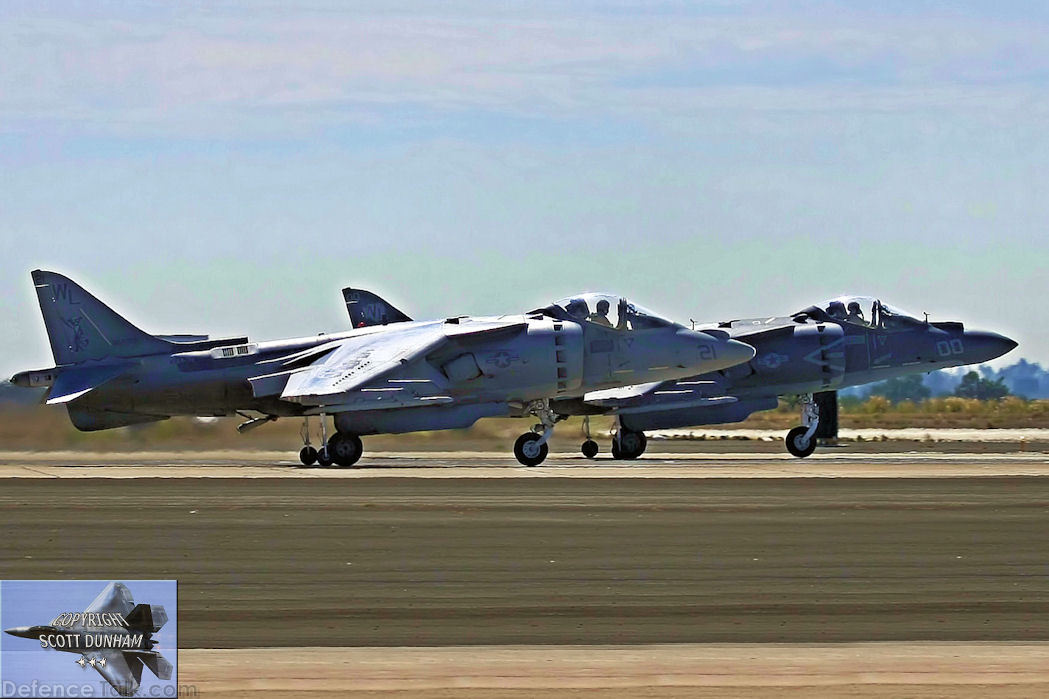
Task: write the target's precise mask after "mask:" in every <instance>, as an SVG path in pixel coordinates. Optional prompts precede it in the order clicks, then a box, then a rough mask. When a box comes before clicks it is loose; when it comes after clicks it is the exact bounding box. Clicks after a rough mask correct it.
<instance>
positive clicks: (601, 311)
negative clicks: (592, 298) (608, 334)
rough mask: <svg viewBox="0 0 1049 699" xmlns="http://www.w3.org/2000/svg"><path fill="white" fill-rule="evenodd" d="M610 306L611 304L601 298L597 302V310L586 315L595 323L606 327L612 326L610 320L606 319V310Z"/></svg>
mask: <svg viewBox="0 0 1049 699" xmlns="http://www.w3.org/2000/svg"><path fill="white" fill-rule="evenodd" d="M610 308H611V304H609V303H608V301H607V300H606V299H601V300H600V301H598V302H597V310H596V311H595V312H593V313H591V314H590V315H588V316H587V317H586V319H587V320H589V321H590V322H591V323H596V324H597V325H603V326H604V327H606V328H611V327H612V321H610V320H609V319H608V311H609V309H610Z"/></svg>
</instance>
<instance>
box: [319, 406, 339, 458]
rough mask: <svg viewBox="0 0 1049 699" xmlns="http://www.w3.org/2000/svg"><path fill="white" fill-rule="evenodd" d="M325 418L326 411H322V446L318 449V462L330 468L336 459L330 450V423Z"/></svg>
mask: <svg viewBox="0 0 1049 699" xmlns="http://www.w3.org/2000/svg"><path fill="white" fill-rule="evenodd" d="M324 418H325V415H324V413H321V448H320V449H318V450H317V463H318V464H320V465H321V466H323V467H324V468H328V467H329V466H331V465H332V464H333V463H334V462H335V460H334V459H332V458H331V452H330V451H329V450H328V424H327V422H326V420H325V419H324Z"/></svg>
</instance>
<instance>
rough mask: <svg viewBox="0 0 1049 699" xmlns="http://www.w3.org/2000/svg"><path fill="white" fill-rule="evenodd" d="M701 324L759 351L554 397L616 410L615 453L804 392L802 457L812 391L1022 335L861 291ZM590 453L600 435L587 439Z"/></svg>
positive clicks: (808, 445) (980, 357) (941, 360)
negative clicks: (795, 308) (692, 372)
mask: <svg viewBox="0 0 1049 699" xmlns="http://www.w3.org/2000/svg"><path fill="white" fill-rule="evenodd" d="M697 329H698V330H703V331H704V332H707V333H710V334H715V335H717V334H720V335H721V336H722V337H724V338H732V339H735V340H739V341H741V342H746V343H747V344H749V345H752V346H753V347H754V348H755V349H756V355H755V357H754V358H753V359H752V360H751V361H749V362H746V363H743V364H738V365H736V366H733V367H731V368H728V369H725V370H720V371H715V372H709V373H704V374H701V375H698V376H691V377H688V378H686V379H681V380H675V381H666V382H652V383H648V384H645V385H638V386H630V387H626V388H616V389H608V390H601V391H594V392H590V393H587V394H585V395H584V396H583V397H582V398H572V399H566V400H558V401H554V403H553V404H552V405H551V408H552V409H553V410H556V411H557V412H559V413H562V414H568V415H594V414H612V415H615V416H616V417H617V422H618V426H617V429H616V433H615V436H614V437H613V440H612V455H613V456H614V457H615V458H624V459H636V458H637V457H638V456H640V455H641V454H642V453H643V452H644V451H645V446H646V443H647V440H646V438H645V434H644V430H657V429H671V428H675V427H689V426H693V425H712V424H721V423H730V422H739V421H741V420H743V419H745V418H746V417H747V416H748V415H750V414H751V413H753V412H757V411H760V410H770V409H772V408H775V407H776V405H777V404H778V398H779V397H780V396H786V395H801V396H802V398H803V400H802V404H803V410H802V422H803V424H802V425H801V426H799V427H795V428H793V429H792V430H790V432H788V433H787V437H786V445H787V450H788V451H789V452H790V453H791V454H793V455H794V456H798V457H805V456H808V455H809V454H811V453H812V451H813V450H814V449H815V448H816V439H815V434H816V430H817V428H818V426H819V419H820V415H819V409H818V407H817V403H816V401H814V400H813V398H812V394H813V393H816V392H822V391H833V390H837V389H840V388H845V387H848V386H858V385H861V384H865V383H870V382H872V381H881V380H884V379H889V378H893V377H897V376H904V375H906V374H913V373H921V372H927V371H932V370H934V369H943V368H946V367H955V366H962V365H965V364H978V363H980V362H987V361H990V360H992V359H995V358H996V357H1000V356H1002V355H1003V354H1005V353H1006V352H1009V351H1010V350H1012V349H1013V348H1014V347H1016V342H1014V341H1013V340H1010V339H1009V338H1007V337H1004V336H1002V335H999V334H997V333H993V332H985V331H981V330H967V329H966V328H965V327H964V326H963V325H962V323H958V322H936V321H933V322H930V321H929V320H928V318H925V319H919V318H917V317H915V316H914V315H912V314H910V313H906V312H904V311H901V310H899V309H896V308H893V307H892V306H889V305H888V304H884V303H882V302H881V301H879V300H877V299H875V298H871V297H862V296H853V297H841V298H837V299H834V300H831V301H828V302H826V303H822V304H819V305H817V306H809V307H808V308H805V309H803V310H801V311H799V312H797V313H794V314H793V315H790V316H784V317H772V318H752V319H746V320H731V321H727V322H723V323H717V324H715V325H709V326H697ZM583 453H584V454H585V455H586V456H588V457H590V458H593V456H594V455H595V454H596V453H597V444H596V443H595V442H593V440H591V439H589V438H588V439H587V441H586V442H585V443H584V444H583Z"/></svg>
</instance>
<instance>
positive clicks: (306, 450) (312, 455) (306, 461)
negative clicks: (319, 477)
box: [299, 444, 317, 466]
mask: <svg viewBox="0 0 1049 699" xmlns="http://www.w3.org/2000/svg"><path fill="white" fill-rule="evenodd" d="M299 461H301V462H302V465H303V466H312V465H313V464H315V463H317V450H316V449H314V448H313V447H311V446H310V445H308V444H307V445H306V446H304V447H303V448H302V449H300V450H299Z"/></svg>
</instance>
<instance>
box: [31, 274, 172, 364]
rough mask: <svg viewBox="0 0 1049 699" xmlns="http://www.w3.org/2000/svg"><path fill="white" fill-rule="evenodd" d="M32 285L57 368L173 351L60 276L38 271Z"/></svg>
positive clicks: (169, 346) (69, 280)
mask: <svg viewBox="0 0 1049 699" xmlns="http://www.w3.org/2000/svg"><path fill="white" fill-rule="evenodd" d="M33 284H34V285H35V286H36V295H37V297H38V298H39V300H40V312H41V313H42V314H43V316H44V327H45V328H46V329H47V338H48V340H50V342H51V352H52V354H54V356H55V363H56V364H58V365H63V364H75V363H77V362H83V361H88V360H99V359H106V358H110V357H141V356H143V355H148V354H161V353H164V352H170V351H171V344H170V343H169V342H166V341H164V340H161V339H159V338H156V337H153V336H152V335H150V334H149V333H146V332H144V331H142V330H140V329H138V328H137V327H135V326H134V325H132V324H131V323H129V322H128V321H127V320H125V319H124V318H123V317H122V316H120V315H119V314H117V313H116V311H114V310H113V309H112V308H110V307H109V306H107V305H106V304H104V303H102V302H101V301H99V300H98V299H96V298H95V297H94V296H92V295H91V294H89V293H88V292H87V291H85V290H84V289H83V287H81V286H80V285H79V284H77V283H76V282H74V281H73V280H71V279H68V278H67V277H64V276H62V275H61V274H58V273H56V272H45V271H43V270H35V271H34V272H33Z"/></svg>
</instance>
